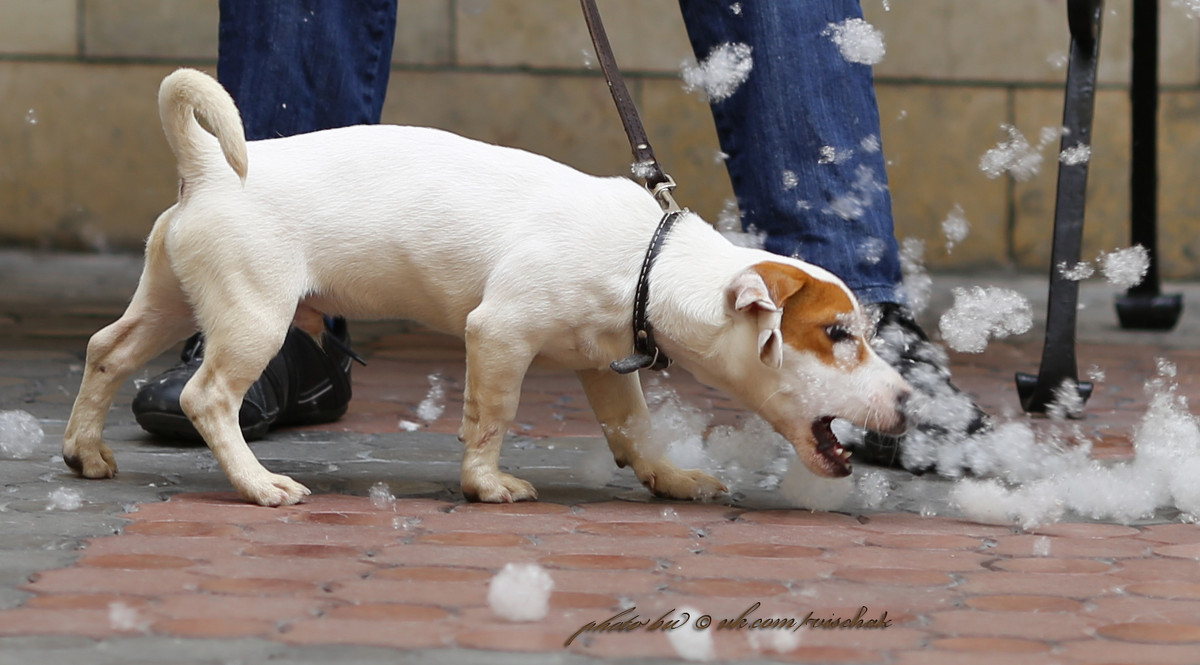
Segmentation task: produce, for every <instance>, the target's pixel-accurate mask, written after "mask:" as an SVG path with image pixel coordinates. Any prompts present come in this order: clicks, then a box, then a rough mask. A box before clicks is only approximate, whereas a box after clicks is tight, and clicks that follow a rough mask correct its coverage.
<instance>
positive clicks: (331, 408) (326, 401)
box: [133, 318, 362, 442]
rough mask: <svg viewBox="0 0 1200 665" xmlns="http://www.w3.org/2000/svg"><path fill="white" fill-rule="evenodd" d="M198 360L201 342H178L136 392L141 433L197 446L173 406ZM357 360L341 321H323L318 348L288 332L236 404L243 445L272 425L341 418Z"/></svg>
mask: <svg viewBox="0 0 1200 665" xmlns="http://www.w3.org/2000/svg"><path fill="white" fill-rule="evenodd" d="M203 359H204V338H203V337H202V336H201V335H200V334H199V333H197V334H195V335H193V336H192V337H191V338H189V339H188V341H187V342H186V343H185V344H184V347H183V353H182V354H180V360H181V361H182V362H180V363H179V364H178V365H176V366H175V367H172V368H171V369H169V370H167V371H165V372H163V373H162V374H159V375H158V376H156V377H154V378H153V379H151V380H150V381H148V382H147V383H146V384H145V385H144V386H142V387H141V388H140V389H138V392H137V395H135V396H134V398H133V416H134V418H135V419H136V420H137V423H138V425H141V427H142V429H144V430H146V431H147V432H150V433H151V434H156V435H158V436H161V437H165V438H170V439H183V440H187V441H195V442H203V439H202V438H201V437H200V433H199V432H197V431H196V428H194V427H193V426H192V423H191V421H189V420H188V418H187V416H186V415H184V413H183V409H182V408H181V407H180V406H179V395H180V393H182V392H183V386H184V384H186V383H187V382H188V379H190V378H192V375H194V374H195V373H196V370H197V369H199V368H200V363H201V361H202V360H203ZM351 360H357V361H358V362H362V359H361V358H359V357H358V356H356V355H355V354H354V352H353V351H351V350H350V335H349V332H348V331H347V327H346V321H345V319H340V318H339V319H329V318H327V319H326V329H325V332H323V333H322V334H321V343H320V344H318V343H317V341H316V340H315V339H313V338H312V336H310V335H309V334H308V333H306V332H304V331H302V330H300V329H298V328H295V327H293V328H291V329H290V330H288V335H287V338H286V339H285V340H284V342H283V347H282V348H281V349H280V350H279V353H278V354H277V355H276V356H275V357H274V358H272V359H271V362H270V364H268V365H267V368H266V370H264V371H263V374H262V376H261V377H259V379H258V380H257V381H255V382H254V384H253V385H251V386H250V389H249V390H248V391H246V397H245V398H244V399H243V400H242V408H241V411H240V412H239V413H238V420H239V424H240V425H241V428H242V434H243V435H244V436H245V437H246V440H247V441H252V440H254V439H260V438H262V437H263V436H264V435H266V433H267V432H268V431H269V430H271V429H272V428H275V427H282V426H286V425H311V424H315V423H327V422H332V421H334V420H337V419H338V418H341V417H342V415H343V414H345V413H346V407H347V406H348V405H349V403H350V363H351Z"/></svg>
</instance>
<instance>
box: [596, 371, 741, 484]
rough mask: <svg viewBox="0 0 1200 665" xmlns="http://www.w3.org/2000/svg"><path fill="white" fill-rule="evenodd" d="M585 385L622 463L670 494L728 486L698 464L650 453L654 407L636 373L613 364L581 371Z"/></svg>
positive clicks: (620, 463)
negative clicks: (614, 367)
mask: <svg viewBox="0 0 1200 665" xmlns="http://www.w3.org/2000/svg"><path fill="white" fill-rule="evenodd" d="M578 375H579V381H580V382H581V383H582V384H583V391H584V392H585V393H586V394H587V397H588V402H589V403H590V404H591V405H592V410H593V411H595V412H596V418H597V419H598V420H599V421H600V427H601V428H603V430H604V437H605V438H606V439H607V440H608V446H609V448H611V449H612V453H613V459H614V460H616V462H617V465H618V466H622V467H624V466H631V467H633V472H634V474H635V475H636V476H637V478H638V480H640V481H641V482H642V484H643V485H645V486H646V487H647V489H649V490H650V491H651V492H654V493H655V494H657V495H659V496H663V497H668V498H671V499H703V500H707V499H711V498H713V497H715V496H717V495H718V494H723V493H725V492H727V491H728V490H726V488H725V485H724V484H722V483H721V481H719V480H717V479H716V478H714V477H712V476H711V475H709V474H707V473H705V472H703V471H700V470H699V469H691V470H684V469H680V468H679V467H677V466H675V465H674V464H673V463H671V461H670V460H669V459H667V458H666V456H665V454H664V453H665V451H657V452H656V453H654V454H647V453H646V450H647V448H648V447H649V445H650V442H651V437H652V436H653V432H652V427H651V423H650V412H649V410H648V409H647V408H646V398H645V396H643V395H642V384H641V382H640V381H639V380H638V376H637V374H617V373H616V372H613V371H611V370H581V371H580V372H578Z"/></svg>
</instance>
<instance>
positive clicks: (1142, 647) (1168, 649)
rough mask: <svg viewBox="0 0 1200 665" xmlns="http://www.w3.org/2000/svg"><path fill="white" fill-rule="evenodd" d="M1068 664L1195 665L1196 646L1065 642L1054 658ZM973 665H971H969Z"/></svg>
mask: <svg viewBox="0 0 1200 665" xmlns="http://www.w3.org/2000/svg"><path fill="white" fill-rule="evenodd" d="M1056 655H1057V656H1059V657H1060V658H1062V659H1065V660H1067V662H1084V663H1104V664H1105V665H1108V664H1109V663H1128V664H1129V665H1196V645H1194V644H1155V645H1154V647H1153V648H1149V647H1147V646H1146V644H1144V643H1141V642H1120V641H1116V640H1106V639H1095V638H1091V639H1087V640H1077V641H1072V642H1065V643H1063V644H1061V645H1060V647H1059V651H1058V653H1057V654H1056ZM972 665H974V663H972Z"/></svg>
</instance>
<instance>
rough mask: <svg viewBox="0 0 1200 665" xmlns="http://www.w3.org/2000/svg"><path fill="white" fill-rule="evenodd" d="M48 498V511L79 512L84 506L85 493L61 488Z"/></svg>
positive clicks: (51, 493)
mask: <svg viewBox="0 0 1200 665" xmlns="http://www.w3.org/2000/svg"><path fill="white" fill-rule="evenodd" d="M48 498H49V499H50V505H48V506H46V510H79V509H80V508H81V507H82V506H83V493H82V492H80V491H79V490H77V489H73V488H70V487H59V488H58V489H56V490H53V491H52V492H50V496H49V497H48Z"/></svg>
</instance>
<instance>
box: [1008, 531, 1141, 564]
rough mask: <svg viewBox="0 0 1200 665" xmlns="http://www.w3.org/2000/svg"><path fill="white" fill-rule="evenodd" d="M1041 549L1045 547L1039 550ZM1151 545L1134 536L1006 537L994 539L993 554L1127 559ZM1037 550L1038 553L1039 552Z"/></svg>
mask: <svg viewBox="0 0 1200 665" xmlns="http://www.w3.org/2000/svg"><path fill="white" fill-rule="evenodd" d="M1040 548H1047V549H1045V550H1041V549H1040ZM1151 549H1152V547H1151V544H1150V543H1147V542H1146V541H1144V540H1138V539H1136V538H1119V537H1114V538H1069V537H1051V536H1033V535H1020V536H1006V537H1003V538H998V539H996V547H995V548H994V549H993V550H991V552H992V553H994V554H997V555H1003V556H1016V557H1028V556H1031V555H1032V556H1041V557H1046V558H1049V557H1053V558H1074V557H1077V558H1090V557H1095V558H1099V559H1128V558H1137V557H1144V556H1148V555H1149V554H1150V553H1151ZM1039 552H1040V553H1039Z"/></svg>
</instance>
